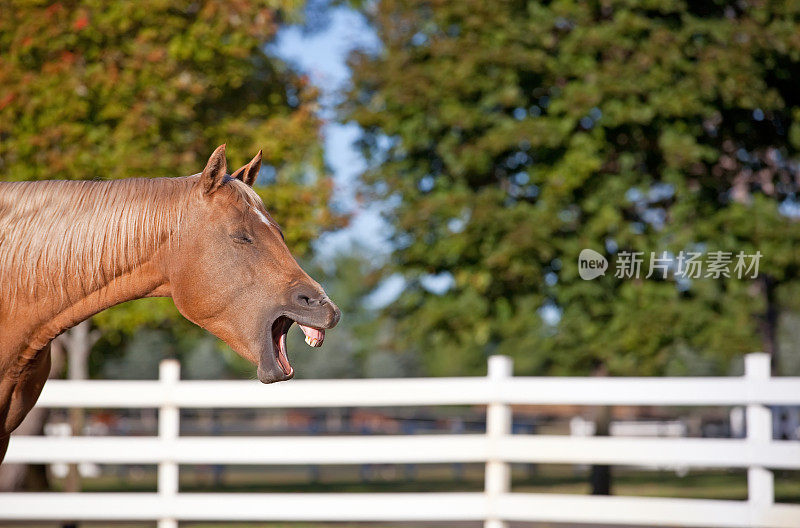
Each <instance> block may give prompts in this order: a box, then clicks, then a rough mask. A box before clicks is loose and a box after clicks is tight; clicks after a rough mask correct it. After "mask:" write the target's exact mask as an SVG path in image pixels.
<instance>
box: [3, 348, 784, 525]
mask: <svg viewBox="0 0 800 528" xmlns="http://www.w3.org/2000/svg"><path fill="white" fill-rule="evenodd" d="M745 364H746V369H745V370H746V372H745V376H743V377H740V378H689V379H683V378H624V379H620V378H606V379H586V378H523V377H512V372H511V370H512V369H511V361H510V359H508V358H505V357H501V356H494V357H492V358H490V360H489V374H488V376H487V377H485V378H438V379H400V380H341V381H328V380H326V381H293V382H291V383H283V384H278V385H271V386H263V385H260V384H258V383H256V382H248V381H180V380H179V378H180V367H179V365H178V364H177V362H175V361H165V362H162V365H161V370H160V379H159V380H158V381H81V382H75V381H56V380H54V381H50V382H48V384H47V385H46V386H45V389H44V392H43V393H42V396H41V398H40V400H39V404H38V405H39V406H42V407H89V408H92V407H94V408H111V407H118V408H140V407H144V408H146V407H151V408H158V409H159V427H158V436H156V437H128V438H126V437H74V438H70V437H67V438H63V437H62V438H42V437H22V436H15V437H14V438H13V439H12V442H11V446H10V448H9V451H8V454H7V457H6V461H7V462H24V463H55V462H96V463H110V464H158V492H157V493H2V494H0V520H59V519H82V520H108V521H123V520H147V521H153V520H157V521H158V523H159V526H160V527H161V528H170V527H174V526H177V522H178V521H192V520H207V521H268V520H275V521H420V522H423V521H483V522H484V526H485V527H487V528H500V527H503V526H505V525H506V523H507V522H508V521H544V522H575V523H615V524H638V525H653V526H670V525H682V526H697V527H700V526H703V527H710V526H719V527H763V528H797V527H798V526H800V505H790V504H776V503H775V502H774V484H773V474H772V470H774V469H790V470H798V469H800V442H798V441H775V440H773V439H772V417H771V413H770V410H769V408H768V407H767V405H786V404H800V378H780V379H776V378H770V376H769V358H768V357H767V356H766V355H764V354H750V355H748V356H747V358H746V362H745ZM521 404H533V405H547V404H580V405H686V406H712V405H745V406H747V412H746V419H747V437H746V438H745V439H703V438H625V437H613V438H612V437H588V438H585V437H568V436H548V435H515V434H511V417H512V408H511V405H521ZM422 405H425V406H433V405H485V406H486V407H487V425H486V433H485V434H460V435H420V436H405V435H403V436H399V435H398V436H370V437H364V436H356V437H353V436H324V437H235V438H231V437H181V436H180V435H179V425H180V424H179V419H180V418H179V416H180V415H179V409H181V408H266V407H273V408H274V407H339V406H357V407H364V406H422ZM450 462H479V463H485V464H486V471H485V489H484V492H482V493H394V494H386V493H369V494H362V493H324V494H300V493H298V494H294V493H293V494H280V493H274V494H273V493H271V494H262V493H222V494H220V493H202V494H196V493H183V492H180V491H179V489H178V477H179V465H180V464H268V465H287V464H293V465H294V464H365V463H450ZM515 462H524V463H559V464H560V463H567V464H617V465H643V466H665V465H680V466H698V467H733V468H747V471H748V500H746V501H733V500H703V499H668V498H645V497H594V496H580V495H555V494H535V493H512V492H511V491H510V480H511V478H510V466H509V464H511V463H515Z"/></svg>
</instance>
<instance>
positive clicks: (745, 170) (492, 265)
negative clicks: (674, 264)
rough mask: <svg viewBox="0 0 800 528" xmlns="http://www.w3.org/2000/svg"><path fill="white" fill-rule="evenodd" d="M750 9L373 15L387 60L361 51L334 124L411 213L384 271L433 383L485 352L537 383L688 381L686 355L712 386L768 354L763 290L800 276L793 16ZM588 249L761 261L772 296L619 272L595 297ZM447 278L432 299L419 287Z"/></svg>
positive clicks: (614, 5) (747, 287)
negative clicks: (356, 131) (723, 254)
mask: <svg viewBox="0 0 800 528" xmlns="http://www.w3.org/2000/svg"><path fill="white" fill-rule="evenodd" d="M743 6H744V4H742V5H739V4H736V5H731V4H729V3H727V2H713V1H704V2H680V1H667V2H652V3H647V2H646V3H635V2H625V1H604V2H599V3H597V2H589V3H586V2H552V3H546V4H540V3H538V2H519V1H515V2H510V1H509V2H490V3H486V2H481V1H479V0H465V1H462V2H438V1H437V2H420V1H415V0H384V1H381V2H380V3H379V4H378V5H377V8H376V10H374V11H370V10H366V9H365V12H366V13H367V14H368V15H370V16H372V21H373V23H374V25H375V27H376V29H377V32H378V34H379V36H380V38H381V40H382V42H383V51H382V52H381V53H380V54H378V55H369V54H366V53H356V54H354V55H353V56H352V58H351V65H352V67H353V70H354V80H353V88H352V90H351V91H350V93H349V94H348V100H347V101H346V102H345V103H344V104H343V107H342V112H343V119H345V120H347V119H350V120H354V121H356V122H357V123H358V124H360V125H361V126H362V127H363V128H364V129H365V134H364V137H363V148H364V152H365V153H366V155H367V156H368V157H370V159H372V160H373V164H372V168H371V169H370V170H369V171H368V173H367V174H366V175H365V181H366V183H367V185H368V186H369V188H370V190H371V192H372V193H373V196H374V197H376V198H381V199H385V198H389V197H398V198H400V201H399V205H398V206H397V207H396V208H394V209H392V210H391V211H390V212H389V213H388V214H387V219H388V220H389V221H390V223H391V224H392V225H393V226H394V228H395V230H396V235H395V243H396V244H397V247H398V249H397V251H396V252H395V254H394V261H393V265H392V266H391V267H390V269H388V270H387V271H400V272H401V273H403V274H404V275H405V276H407V277H408V278H409V279H410V281H411V282H410V284H411V287H410V288H409V291H407V292H406V293H405V294H404V295H403V296H402V297H401V298H400V299H399V301H398V302H397V303H395V304H394V305H393V306H391V307H390V309H389V311H388V315H390V316H392V317H396V318H397V319H398V321H399V322H398V332H397V335H398V339H399V340H401V341H402V342H403V343H404V344H405V345H407V346H410V347H413V348H414V349H415V350H418V351H419V352H420V353H422V354H424V357H425V361H426V365H427V367H428V368H429V370H430V371H431V372H432V373H436V374H455V373H462V372H480V371H481V370H482V368H483V365H484V362H485V356H486V355H487V354H491V353H495V352H501V353H506V354H510V355H513V356H515V357H516V359H517V365H518V368H519V370H521V371H522V372H528V373H543V372H548V371H549V372H555V373H586V372H591V371H593V370H594V369H596V368H598V366H599V365H601V364H602V365H605V367H606V368H607V369H608V370H609V371H610V372H612V373H616V374H656V373H660V372H665V371H671V372H677V371H681V369H682V366H681V364H680V363H681V361H683V360H682V359H681V358H685V357H686V356H687V354H690V355H694V356H695V357H701V358H707V362H708V363H709V364H713V365H716V367H714V368H716V369H717V370H720V369H724V368H725V367H724V365H725V364H726V360H727V359H728V358H730V357H731V356H733V355H737V354H741V353H745V352H750V351H754V350H758V349H759V346H760V341H762V340H766V341H768V339H766V337H765V334H764V331H763V330H762V329H760V328H761V326H760V321H761V315H762V313H763V312H764V310H765V309H766V306H765V303H766V297H767V296H766V295H765V294H764V292H765V291H766V290H765V288H772V287H776V288H778V289H781V288H785V287H787V286H788V285H789V284H790V283H792V282H793V281H795V277H796V272H797V263H798V262H800V254H799V253H798V251H800V250H799V249H798V247H800V245H798V241H799V240H800V227H799V226H798V224H797V222H796V221H794V220H793V219H791V218H789V217H787V216H786V215H784V214H782V213H781V212H780V210H779V206H780V205H781V204H783V203H789V202H792V201H793V200H794V197H795V193H796V191H797V186H798V183H797V174H798V166H797V162H796V161H793V160H796V157H797V153H798V148H800V144H799V143H798V141H797V137H798V130H800V124H798V119H800V99H799V98H798V91H797V89H796V87H797V86H798V84H800V64H799V63H800V37H798V35H800V22H798V20H800V8H798V6H797V5H795V4H783V3H771V2H765V3H759V4H756V5H753V6H750V5H748V6H746V7H743ZM384 138H388V139H389V143H390V146H389V147H388V149H387V148H384V147H383V145H385V143H386V141H384ZM583 248H592V249H595V250H597V251H600V252H601V253H605V254H606V255H607V256H609V257H610V258H612V259H613V256H614V255H615V254H616V253H617V252H618V251H623V250H625V251H644V252H646V254H649V253H650V252H656V253H660V252H662V251H672V252H674V253H677V252H679V251H681V250H684V251H689V250H697V248H700V249H702V250H703V251H716V250H723V251H732V252H734V253H735V252H738V251H744V252H745V253H754V252H755V251H756V250H760V251H761V253H762V254H763V257H762V260H761V275H762V277H763V278H764V280H763V281H759V282H755V281H749V282H748V281H739V280H737V279H730V280H710V279H709V280H705V279H703V280H694V281H692V282H691V284H688V285H687V284H679V283H677V282H676V281H675V280H674V279H673V278H672V277H671V278H669V279H667V280H656V279H653V278H651V279H647V280H643V279H642V280H638V281H634V280H621V279H617V278H615V277H614V273H613V265H614V263H613V260H612V263H611V265H612V269H611V272H610V273H607V274H606V275H605V276H604V277H602V278H600V279H597V280H595V281H583V280H581V279H580V278H579V277H578V273H577V257H578V254H579V253H580V251H581V249H583ZM646 265H647V263H645V266H646ZM442 272H449V273H450V274H452V276H453V278H454V286H453V288H451V289H450V290H449V291H447V292H446V293H444V294H441V295H437V294H434V293H431V292H428V291H426V290H425V289H424V288H422V287H421V286H420V283H419V282H418V281H417V280H416V279H417V278H418V277H421V276H424V275H425V274H431V273H442ZM645 272H646V268H645ZM543 306H547V307H551V309H552V310H558V311H559V312H560V319H559V320H558V322H557V323H556V324H548V323H546V322H544V321H543V320H542V317H541V308H542V307H543ZM767 333H768V332H767ZM765 346H767V345H766V344H765ZM687 351H688V352H687Z"/></svg>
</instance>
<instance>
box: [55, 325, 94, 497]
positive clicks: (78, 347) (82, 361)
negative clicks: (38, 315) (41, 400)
mask: <svg viewBox="0 0 800 528" xmlns="http://www.w3.org/2000/svg"><path fill="white" fill-rule="evenodd" d="M99 338H100V332H98V331H97V330H91V322H90V321H88V320H87V321H84V322H82V323H80V324H78V325H77V326H75V327H73V328H71V329H69V330H67V331H66V332H64V334H63V335H62V336H61V339H62V342H63V344H64V348H65V349H66V352H67V363H68V368H67V377H68V378H69V379H71V380H85V379H88V378H89V353H90V352H91V351H92V347H93V346H94V344H95V343H96V342H97V340H98V339H99ZM84 423H85V412H84V409H83V408H72V409H70V410H69V425H70V428H71V429H72V436H80V435H81V434H82V432H83V427H84ZM80 490H81V477H80V474H79V473H78V465H77V464H70V465H69V471H68V472H67V478H66V481H65V483H64V491H67V492H72V493H75V492H78V491H80Z"/></svg>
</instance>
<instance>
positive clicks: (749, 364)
mask: <svg viewBox="0 0 800 528" xmlns="http://www.w3.org/2000/svg"><path fill="white" fill-rule="evenodd" d="M744 375H745V378H746V379H747V381H748V385H750V387H749V388H748V392H749V395H750V398H751V402H749V403H748V404H747V442H748V444H749V445H750V451H751V452H753V453H755V452H757V451H760V450H763V449H764V448H766V447H767V444H769V443H770V442H772V412H771V411H770V409H769V407H767V406H766V405H763V404H760V403H752V395H753V393H754V390H755V388H756V386H757V385H758V384H761V383H763V382H765V381H768V380H769V378H770V357H769V354H764V353H761V352H759V353H754V354H747V355H746V356H745V358H744ZM774 487H775V483H774V478H773V475H772V471H770V470H768V469H767V468H765V467H763V466H750V467H748V468H747V500H748V501H749V502H750V511H751V513H752V515H754V516H757V515H759V513H758V512H759V511H761V510H763V509H764V508H768V507H769V506H771V505H772V503H773V502H774V501H775V491H774Z"/></svg>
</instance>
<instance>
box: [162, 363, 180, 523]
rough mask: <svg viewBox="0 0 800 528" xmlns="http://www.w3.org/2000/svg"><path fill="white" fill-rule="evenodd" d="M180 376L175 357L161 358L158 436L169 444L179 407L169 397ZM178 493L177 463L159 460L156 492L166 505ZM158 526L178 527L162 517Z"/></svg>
mask: <svg viewBox="0 0 800 528" xmlns="http://www.w3.org/2000/svg"><path fill="white" fill-rule="evenodd" d="M180 378H181V365H180V363H179V362H178V360H177V359H165V360H162V361H161V363H160V364H159V366H158V379H159V381H160V382H161V383H162V384H163V386H164V391H163V392H164V394H165V396H166V400H165V401H164V402H162V404H161V407H159V409H158V438H159V439H160V440H161V443H162V445H163V444H170V443H172V442H173V440H175V439H177V438H178V435H179V433H180V409H179V408H178V406H177V405H175V404H174V403H173V402H172V401H171V398H170V394H171V392H172V390H171V389H172V388H173V387H174V386H175V384H176V383H178V381H180ZM177 493H178V464H177V463H176V462H174V461H172V460H161V462H159V464H158V494H159V495H160V496H161V498H162V499H163V501H162V503H163V504H164V506H165V507H166V505H168V504H169V503H170V502H171V501H170V499H172V498H173V497H174V496H175V495H177ZM158 528H178V520H177V519H173V518H170V517H162V518H161V519H159V520H158Z"/></svg>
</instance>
